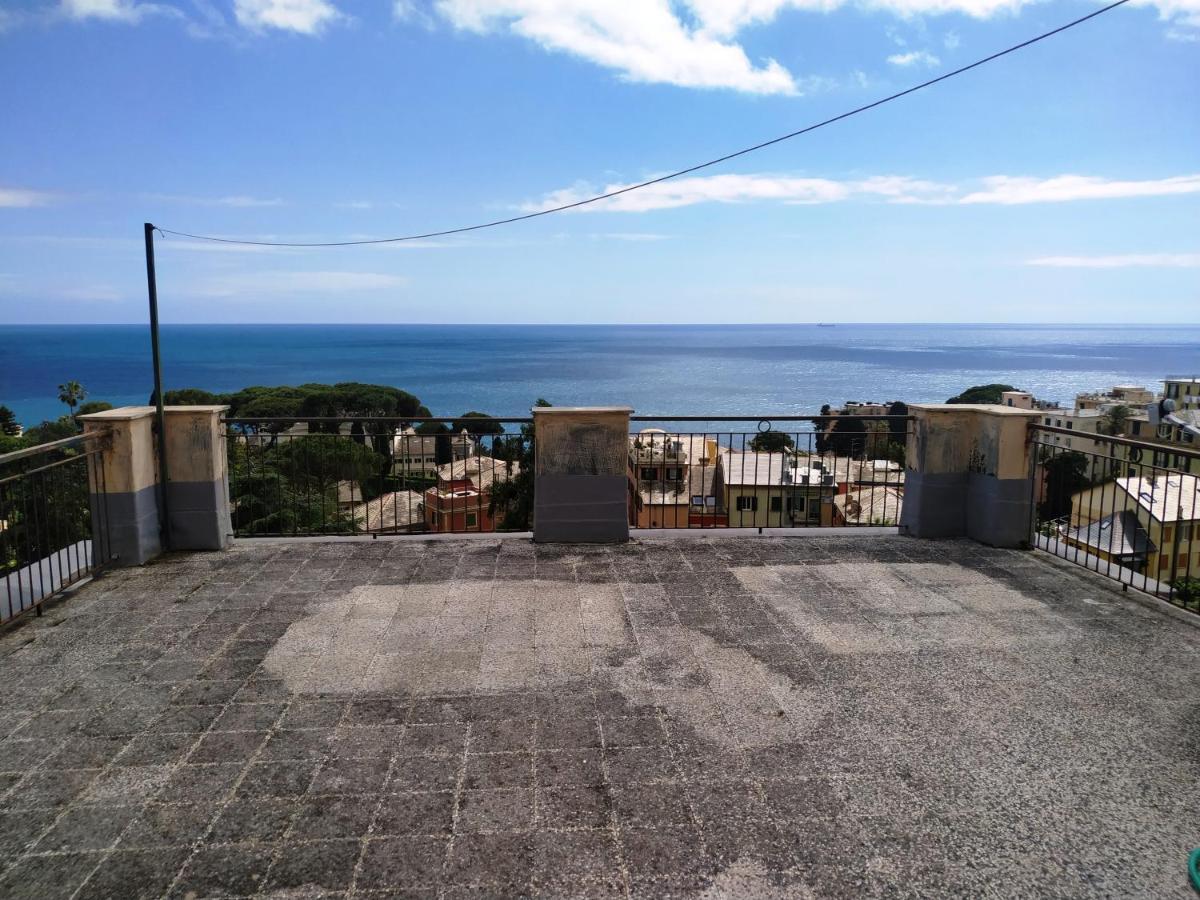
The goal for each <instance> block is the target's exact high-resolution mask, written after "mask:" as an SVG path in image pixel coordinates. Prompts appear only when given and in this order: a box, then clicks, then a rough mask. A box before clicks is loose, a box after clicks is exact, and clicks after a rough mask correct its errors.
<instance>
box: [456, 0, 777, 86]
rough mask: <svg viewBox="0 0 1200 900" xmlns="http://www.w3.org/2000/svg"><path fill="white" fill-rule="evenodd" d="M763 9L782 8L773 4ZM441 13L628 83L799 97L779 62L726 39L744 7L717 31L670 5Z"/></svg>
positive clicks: (537, 0) (541, 5)
mask: <svg viewBox="0 0 1200 900" xmlns="http://www.w3.org/2000/svg"><path fill="white" fill-rule="evenodd" d="M692 2H693V3H694V2H695V0H692ZM714 5H719V4H714ZM746 5H747V6H754V5H755V4H753V3H750V4H746ZM762 5H763V6H764V7H777V6H778V4H777V3H775V2H774V0H770V2H767V3H764V4H762ZM694 9H695V7H694V6H693V10H694ZM437 10H438V12H439V13H440V14H441V15H442V16H443V17H444V18H446V19H447V20H448V21H449V22H451V23H452V24H453V25H454V26H455V27H456V28H459V29H463V30H467V31H474V32H477V33H481V34H483V33H489V32H493V31H496V30H499V29H507V30H508V31H511V32H512V33H513V34H516V35H519V36H521V37H524V38H528V39H529V40H532V41H534V42H536V43H537V44H539V45H540V46H542V47H543V48H545V49H547V50H556V51H560V52H565V53H570V54H573V55H575V56H579V57H582V58H584V59H586V60H589V61H591V62H594V63H597V64H599V65H601V66H604V67H605V68H609V69H615V70H616V71H618V72H620V73H621V75H622V76H623V77H625V78H627V79H628V80H630V81H639V82H649V83H665V84H675V85H679V86H682V87H696V88H733V89H735V90H739V91H745V92H747V93H752V94H795V93H797V92H798V88H797V85H796V81H795V79H793V78H792V76H791V74H789V73H788V72H787V70H786V69H784V68H783V66H781V65H780V64H779V63H778V62H776V61H775V60H773V59H764V60H762V61H761V62H759V63H758V64H755V63H754V62H752V61H751V60H750V58H749V57H748V56H747V55H746V52H745V50H743V49H742V47H741V46H740V45H738V44H736V43H731V42H729V41H727V40H724V39H723V37H724V36H726V35H727V34H728V33H729V32H728V29H729V28H730V27H733V26H732V24H731V23H733V22H744V21H748V19H747V15H746V14H744V13H743V11H740V10H736V11H731V12H730V13H729V14H723V15H722V16H721V17H719V18H717V19H714V20H713V27H711V28H710V27H708V23H707V22H706V21H704V20H701V22H700V23H699V24H698V25H695V26H693V25H689V24H686V23H685V22H684V21H683V20H682V19H681V18H680V17H679V16H677V15H676V13H675V11H674V10H673V8H672V6H671V3H670V0H637V2H617V0H561V2H554V3H551V2H547V0H438V3H437ZM774 12H775V10H774V9H772V10H770V14H769V15H768V16H767V18H770V16H773V15H774Z"/></svg>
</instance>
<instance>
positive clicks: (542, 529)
mask: <svg viewBox="0 0 1200 900" xmlns="http://www.w3.org/2000/svg"><path fill="white" fill-rule="evenodd" d="M632 412H633V410H632V409H630V408H629V407H625V406H614V407H562V406H546V407H542V406H539V407H535V408H534V410H533V423H534V447H535V454H534V455H535V467H534V488H533V496H534V500H533V503H534V513H533V539H534V540H535V541H539V542H546V541H560V542H565V543H577V544H584V543H616V542H619V541H627V540H629V505H628V504H629V475H628V468H629V415H630V413H632Z"/></svg>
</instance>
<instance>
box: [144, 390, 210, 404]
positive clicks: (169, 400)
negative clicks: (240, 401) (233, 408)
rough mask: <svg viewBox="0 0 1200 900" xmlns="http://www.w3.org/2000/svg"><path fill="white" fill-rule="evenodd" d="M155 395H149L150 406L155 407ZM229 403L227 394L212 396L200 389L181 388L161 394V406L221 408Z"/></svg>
mask: <svg viewBox="0 0 1200 900" xmlns="http://www.w3.org/2000/svg"><path fill="white" fill-rule="evenodd" d="M154 398H155V395H154V394H153V393H151V394H150V405H151V406H154V405H155V399H154ZM228 402H229V395H228V394H214V393H212V392H211V391H204V390H201V389H200V388H183V389H181V390H175V391H166V392H164V393H163V406H223V405H225V404H226V403H228Z"/></svg>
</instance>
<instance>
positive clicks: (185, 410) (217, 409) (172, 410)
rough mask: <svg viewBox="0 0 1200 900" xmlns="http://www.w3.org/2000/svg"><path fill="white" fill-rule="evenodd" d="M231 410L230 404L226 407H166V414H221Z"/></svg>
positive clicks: (164, 410)
mask: <svg viewBox="0 0 1200 900" xmlns="http://www.w3.org/2000/svg"><path fill="white" fill-rule="evenodd" d="M227 409H229V406H228V404H226V405H224V406H220V405H218V406H164V407H163V412H164V413H171V414H174V413H220V412H225V411H226V410H227Z"/></svg>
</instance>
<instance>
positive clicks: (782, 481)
mask: <svg viewBox="0 0 1200 900" xmlns="http://www.w3.org/2000/svg"><path fill="white" fill-rule="evenodd" d="M819 465H820V464H819V463H816V462H815V461H813V462H812V463H811V464H810V460H809V458H808V457H805V456H798V455H796V454H792V453H736V452H734V451H732V450H725V451H722V453H721V471H722V475H723V477H724V482H725V509H726V511H727V512H728V515H729V527H731V528H790V527H792V526H794V525H810V526H813V525H825V526H828V525H832V524H833V498H834V496H835V495H836V494H837V482H836V481H835V480H834V477H833V475H832V474H831V473H827V472H825V470H824V469H823V468H818V466H819Z"/></svg>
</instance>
